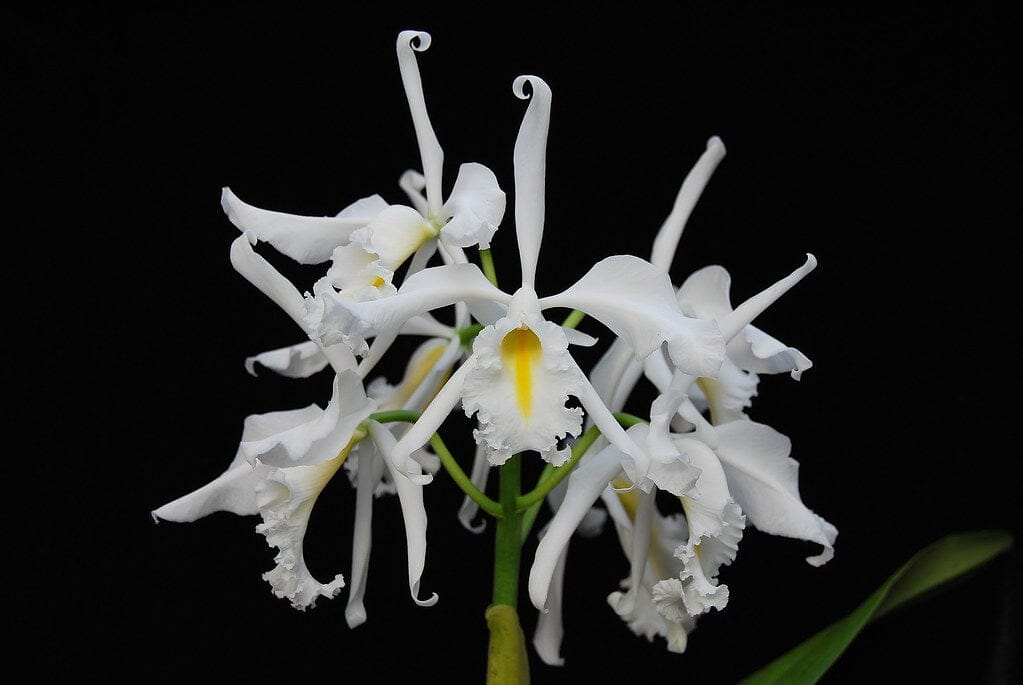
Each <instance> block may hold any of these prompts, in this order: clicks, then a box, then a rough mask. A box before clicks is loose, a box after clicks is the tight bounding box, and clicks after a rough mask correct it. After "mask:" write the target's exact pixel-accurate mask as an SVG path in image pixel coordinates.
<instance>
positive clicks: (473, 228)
mask: <svg viewBox="0 0 1023 685" xmlns="http://www.w3.org/2000/svg"><path fill="white" fill-rule="evenodd" d="M504 205H505V197H504V191H503V190H501V187H500V186H499V185H498V183H497V176H495V175H494V172H493V171H491V170H490V169H488V168H487V167H485V166H483V165H482V164H476V163H469V164H463V165H462V166H460V167H459V168H458V178H456V179H455V187H454V188H452V189H451V194H450V195H449V196H448V201H447V202H445V203H444V207H443V208H442V209H441V216H443V217H451V219H450V220H449V221H448V222H447V223H446V224H444V226H443V227H442V228H441V231H440V235H441V239H442V240H443V241H444V242H445V243H447V244H449V245H457V246H458V247H472V246H473V245H479V248H480V249H481V250H486V249H489V248H490V241H491V239H492V238H493V237H494V233H495V232H496V231H497V227H498V226H499V225H500V224H501V219H502V217H504Z"/></svg>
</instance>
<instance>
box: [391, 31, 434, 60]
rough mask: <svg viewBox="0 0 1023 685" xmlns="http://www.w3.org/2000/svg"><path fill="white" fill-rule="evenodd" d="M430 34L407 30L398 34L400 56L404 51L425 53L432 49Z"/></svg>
mask: <svg viewBox="0 0 1023 685" xmlns="http://www.w3.org/2000/svg"><path fill="white" fill-rule="evenodd" d="M431 40H432V39H431V38H430V34H429V33H427V32H426V31H414V30H411V29H409V30H406V31H402V32H401V33H399V34H398V46H397V47H398V54H399V55H400V54H401V52H402V51H403V50H407V49H412V50H415V51H416V52H424V51H426V50H428V49H429V48H430V41H431Z"/></svg>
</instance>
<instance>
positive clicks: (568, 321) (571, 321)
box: [561, 309, 586, 328]
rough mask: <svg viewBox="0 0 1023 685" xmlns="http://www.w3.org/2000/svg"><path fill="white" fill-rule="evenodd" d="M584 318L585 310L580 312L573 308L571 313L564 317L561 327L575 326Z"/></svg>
mask: <svg viewBox="0 0 1023 685" xmlns="http://www.w3.org/2000/svg"><path fill="white" fill-rule="evenodd" d="M585 318H586V312H581V311H579V310H578V309H573V310H572V313H571V314H569V315H568V316H566V317H565V320H564V321H562V322H561V325H562V327H563V328H575V327H576V326H578V325H579V322H580V321H582V320H583V319H585Z"/></svg>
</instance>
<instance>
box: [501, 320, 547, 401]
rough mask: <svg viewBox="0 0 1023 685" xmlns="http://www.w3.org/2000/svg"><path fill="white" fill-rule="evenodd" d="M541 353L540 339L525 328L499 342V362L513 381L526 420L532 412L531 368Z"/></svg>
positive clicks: (518, 329) (513, 332)
mask: <svg viewBox="0 0 1023 685" xmlns="http://www.w3.org/2000/svg"><path fill="white" fill-rule="evenodd" d="M542 353H543V348H542V347H541V346H540V338H538V337H536V333H534V332H533V331H531V330H529V329H528V328H526V327H524V326H523V327H522V328H516V329H515V330H513V331H511V332H509V333H508V334H507V335H505V336H504V339H503V340H501V361H502V362H503V363H504V368H505V369H506V370H507V371H508V372H509V373H511V374H512V375H513V377H514V379H515V399H517V400H518V402H519V410H520V411H521V412H522V415H523V416H524V417H525V418H526V419H528V418H529V415H530V413H531V412H532V410H533V367H534V366H535V365H536V363H537V362H538V361H540V356H541V354H542Z"/></svg>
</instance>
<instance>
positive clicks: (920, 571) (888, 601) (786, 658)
mask: <svg viewBox="0 0 1023 685" xmlns="http://www.w3.org/2000/svg"><path fill="white" fill-rule="evenodd" d="M1012 542H1013V541H1012V536H1011V535H1010V534H1009V533H1007V532H1005V531H999V530H990V531H989V530H983V531H973V532H968V533H952V534H950V535H947V536H945V537H943V538H941V539H940V540H937V541H936V542H934V543H932V544H930V545H928V546H927V547H925V548H923V549H922V550H920V551H919V552H917V553H916V554H914V555H913V556H912V557H911V558H910V559H909V561H907V562H906V563H905V564H903V565H902V566H901V567H899V569H898V570H896V571H895V573H893V574H892V575H891V576H889V577H888V579H887V580H886V581H885V582H884V583H883V584H882V585H881V587H879V588H878V589H877V590H875V591H874V592H873V593H872V594H871V595H870V596H869V597H868V598H867V599H866V600H865V601H864V602H863V603H861V604H860V605H859V606H858V607H857V608H856V609H855V610H854V611H853V612H852V613H851V614H849V615H848V616H846V617H845V618H843V619H840V620H838V621H836V622H835V623H832V624H831V625H830V626H828V627H827V628H825V629H824V630H822V631H820V632H818V633H816V634H815V635H813V636H811V637H810V638H808V639H807V640H804V641H803V642H802V643H800V644H799V645H797V646H796V647H794V648H793V649H791V650H789V651H788V652H786V653H785V654H783V655H781V656H780V657H778V658H777V659H775V660H774V661H772V662H770V663H769V664H767V666H765V667H763V668H762V669H760V670H759V671H757V672H755V673H753V674H751V675H749V676H747V677H746V678H744V679H743V680H741V681H740V684H741V685H771V684H773V683H782V682H784V683H815V682H817V681H818V680H819V679H820V677H821V676H822V675H824V673H825V672H827V670H828V669H829V668H830V667H831V666H832V664H834V663H835V661H837V660H838V658H839V657H840V656H841V655H842V653H843V652H844V651H845V650H846V649H847V648H848V646H849V645H850V644H851V643H852V641H853V640H854V639H855V638H856V636H857V635H858V634H859V633H860V631H861V630H863V628H864V627H866V626H867V625H868V624H869V623H871V622H873V621H874V620H877V619H878V618H880V617H882V616H884V615H886V614H888V613H890V612H892V611H894V610H895V609H897V608H899V607H901V606H904V605H905V604H907V603H909V602H912V601H914V600H917V599H922V598H924V597H926V596H929V595H930V594H932V593H933V592H935V591H937V590H939V589H941V588H942V587H943V586H945V585H947V584H948V583H949V582H950V581H952V580H954V579H956V578H958V577H960V576H963V575H964V574H966V573H968V572H970V571H972V570H974V569H977V568H979V567H980V566H982V565H983V564H985V563H987V562H988V561H990V560H992V559H994V558H995V557H996V556H998V555H999V554H1001V553H1003V552H1005V551H1006V550H1008V549H1009V548H1010V547H1011V546H1012Z"/></svg>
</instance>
